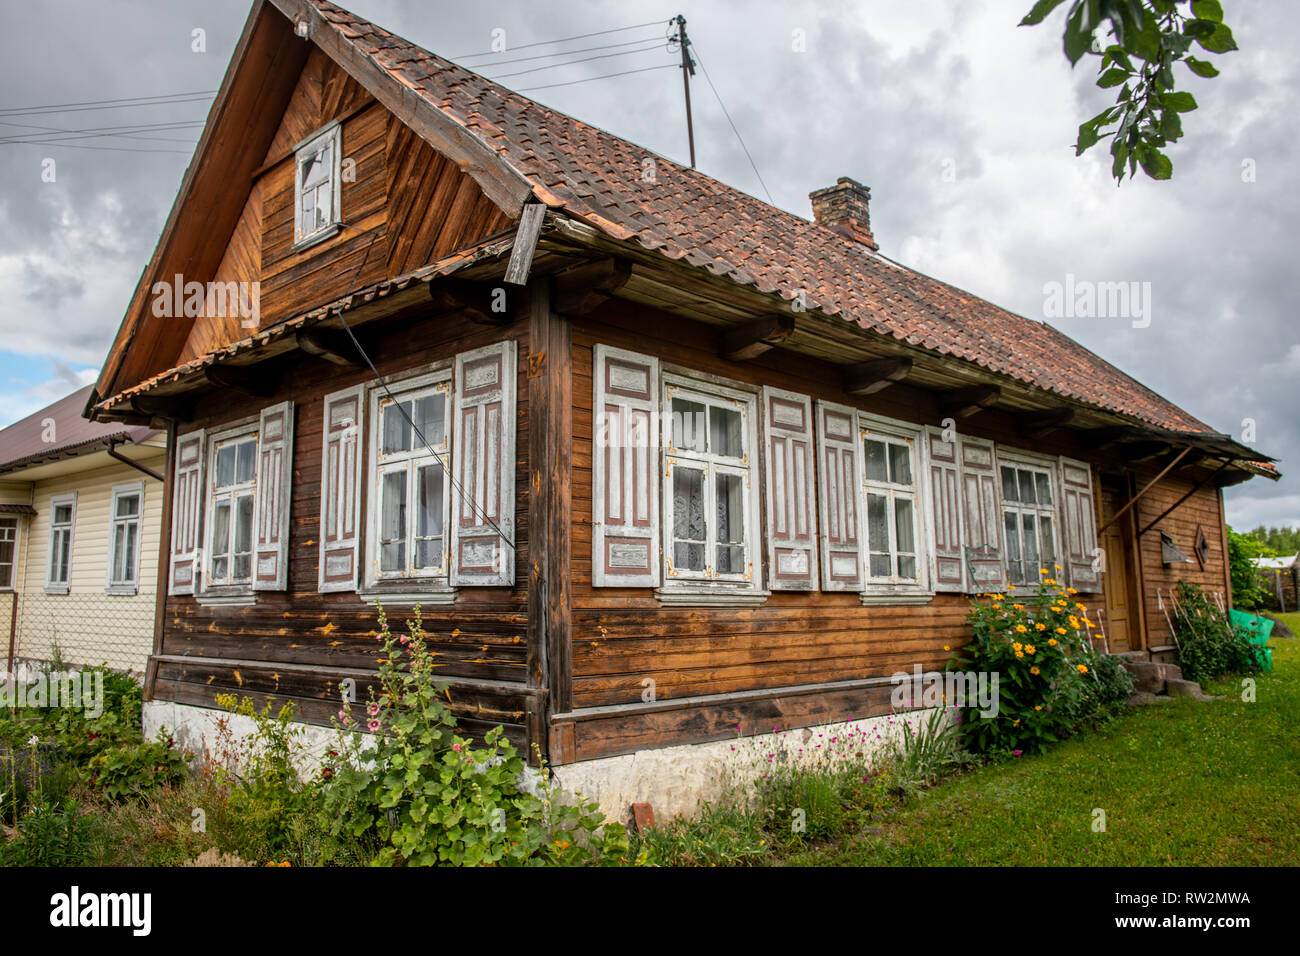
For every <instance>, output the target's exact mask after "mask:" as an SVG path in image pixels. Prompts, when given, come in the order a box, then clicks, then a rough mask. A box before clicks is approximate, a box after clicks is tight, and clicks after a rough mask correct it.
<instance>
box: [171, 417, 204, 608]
mask: <svg viewBox="0 0 1300 956" xmlns="http://www.w3.org/2000/svg"><path fill="white" fill-rule="evenodd" d="M205 441H206V439H205V437H204V434H203V429H202V428H200V429H199V430H198V431H194V432H190V433H188V434H186V435H181V436H180V437H178V438H177V439H176V475H175V478H174V483H173V487H172V541H171V551H170V553H169V555H168V561H169V564H170V567H171V573H170V586H169V587H168V589H167V593H168V594H193V593H194V575H195V572H196V569H197V565H198V551H199V540H200V538H199V522H200V521H201V520H202V513H203V512H202V509H203V450H204V448H205V447H206V445H205Z"/></svg>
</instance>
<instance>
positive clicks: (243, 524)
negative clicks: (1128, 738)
mask: <svg viewBox="0 0 1300 956" xmlns="http://www.w3.org/2000/svg"><path fill="white" fill-rule="evenodd" d="M252 550H253V496H252V495H240V496H239V498H238V499H236V501H235V551H237V552H241V553H242V552H245V551H252Z"/></svg>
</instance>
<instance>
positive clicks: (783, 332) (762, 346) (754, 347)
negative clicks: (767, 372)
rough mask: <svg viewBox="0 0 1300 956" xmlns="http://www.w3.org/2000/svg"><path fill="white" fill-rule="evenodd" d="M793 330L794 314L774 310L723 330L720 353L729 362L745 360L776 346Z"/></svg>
mask: <svg viewBox="0 0 1300 956" xmlns="http://www.w3.org/2000/svg"><path fill="white" fill-rule="evenodd" d="M793 332H794V316H793V315H788V314H785V313H782V312H773V313H772V314H771V315H764V316H761V317H760V318H757V319H754V320H753V321H752V322H744V323H742V324H740V325H734V326H732V327H731V328H729V329H727V330H726V331H725V332H723V333H722V343H721V345H720V346H719V347H718V354H719V355H721V356H722V357H723V358H724V359H727V360H728V361H729V362H745V361H748V360H749V359H752V358H757V357H758V356H760V355H762V354H763V353H764V352H767V351H770V350H771V349H774V348H776V346H778V345H780V344H781V343H782V342H784V341H785V340H786V339H788V338H789V337H790V336H791V334H792V333H793Z"/></svg>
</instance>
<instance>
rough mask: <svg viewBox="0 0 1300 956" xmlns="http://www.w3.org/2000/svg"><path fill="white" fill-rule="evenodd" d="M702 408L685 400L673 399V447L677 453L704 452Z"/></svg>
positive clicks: (698, 404) (703, 413)
mask: <svg viewBox="0 0 1300 956" xmlns="http://www.w3.org/2000/svg"><path fill="white" fill-rule="evenodd" d="M704 416H705V411H704V406H703V405H701V404H700V403H699V402H692V401H689V400H687V399H685V398H674V399H673V447H674V448H676V449H678V450H679V451H698V452H703V451H704Z"/></svg>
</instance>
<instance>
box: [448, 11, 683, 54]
mask: <svg viewBox="0 0 1300 956" xmlns="http://www.w3.org/2000/svg"><path fill="white" fill-rule="evenodd" d="M665 22H666V21H664V20H651V21H650V22H649V23H636V24H633V25H632V26H630V27H615V28H614V29H612V30H597V31H596V32H595V33H579V34H578V35H577V36H572V37H563V38H562V39H559V40H538V41H537V42H536V43H522V44H520V45H519V46H516V47H511V48H510V49H511V50H528V49H531V48H533V47H538V46H554V45H555V44H557V43H568V42H569V41H570V40H586V39H589V38H590V37H602V36H607V35H608V34H611V33H626V32H627V31H628V30H644V29H645V28H646V27H657V26H659V25H660V24H662V23H665ZM505 52H506V51H505V50H485V51H483V52H482V53H462V54H461V55H460V56H454V57H452V59H453V60H472V59H474V58H476V57H480V56H495V55H496V54H498V53H505Z"/></svg>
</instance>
